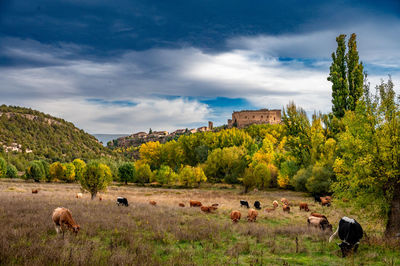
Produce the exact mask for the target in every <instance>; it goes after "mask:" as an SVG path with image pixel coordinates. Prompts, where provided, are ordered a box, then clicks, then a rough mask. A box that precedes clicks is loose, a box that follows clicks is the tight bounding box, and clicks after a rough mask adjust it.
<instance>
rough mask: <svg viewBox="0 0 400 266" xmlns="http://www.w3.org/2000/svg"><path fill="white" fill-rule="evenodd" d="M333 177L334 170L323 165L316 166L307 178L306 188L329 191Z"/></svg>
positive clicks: (314, 191)
mask: <svg viewBox="0 0 400 266" xmlns="http://www.w3.org/2000/svg"><path fill="white" fill-rule="evenodd" d="M332 178H333V172H332V171H331V170H329V169H327V168H325V167H323V166H314V167H313V168H312V175H311V177H310V178H309V179H308V180H307V183H306V188H307V190H308V191H309V192H312V193H326V192H329V189H330V186H331V183H332Z"/></svg>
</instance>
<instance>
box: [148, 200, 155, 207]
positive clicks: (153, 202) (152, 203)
mask: <svg viewBox="0 0 400 266" xmlns="http://www.w3.org/2000/svg"><path fill="white" fill-rule="evenodd" d="M149 203H150V204H151V205H153V206H156V205H157V202H155V201H154V200H150V201H149Z"/></svg>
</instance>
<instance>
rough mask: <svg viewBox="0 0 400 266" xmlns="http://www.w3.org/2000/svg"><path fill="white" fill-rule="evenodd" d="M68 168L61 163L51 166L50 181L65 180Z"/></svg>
mask: <svg viewBox="0 0 400 266" xmlns="http://www.w3.org/2000/svg"><path fill="white" fill-rule="evenodd" d="M65 171H66V167H65V166H64V165H63V164H61V163H60V162H54V163H52V164H51V165H50V169H49V172H50V179H51V180H59V181H61V180H64V176H65Z"/></svg>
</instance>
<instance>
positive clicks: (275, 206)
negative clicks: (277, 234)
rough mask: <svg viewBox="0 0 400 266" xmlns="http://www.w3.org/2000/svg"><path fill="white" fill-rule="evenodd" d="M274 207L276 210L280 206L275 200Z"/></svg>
mask: <svg viewBox="0 0 400 266" xmlns="http://www.w3.org/2000/svg"><path fill="white" fill-rule="evenodd" d="M272 205H273V206H274V208H275V209H276V208H278V206H279V204H278V201H276V200H274V201H273V202H272Z"/></svg>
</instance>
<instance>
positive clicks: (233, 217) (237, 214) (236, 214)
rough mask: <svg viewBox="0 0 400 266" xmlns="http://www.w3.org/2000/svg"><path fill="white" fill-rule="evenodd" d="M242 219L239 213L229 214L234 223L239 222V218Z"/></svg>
mask: <svg viewBox="0 0 400 266" xmlns="http://www.w3.org/2000/svg"><path fill="white" fill-rule="evenodd" d="M241 217H242V214H241V213H240V211H232V212H231V220H232V222H234V223H237V222H239V220H240V218H241Z"/></svg>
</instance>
